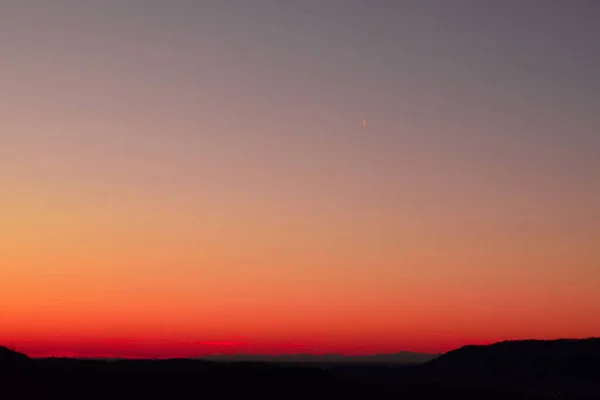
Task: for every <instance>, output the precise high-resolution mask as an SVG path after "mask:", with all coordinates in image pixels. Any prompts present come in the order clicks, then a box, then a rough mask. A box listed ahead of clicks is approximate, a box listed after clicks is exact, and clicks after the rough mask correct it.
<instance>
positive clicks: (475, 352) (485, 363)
mask: <svg viewBox="0 0 600 400" xmlns="http://www.w3.org/2000/svg"><path fill="white" fill-rule="evenodd" d="M411 374H412V375H411V378H415V377H417V376H418V377H419V378H420V379H425V380H429V381H438V382H460V383H465V384H472V383H482V384H486V385H495V386H499V385H500V386H503V387H512V388H520V389H527V390H530V391H532V392H536V393H558V392H562V393H573V394H575V393H589V394H597V395H599V396H600V339H599V338H590V339H559V340H524V341H504V342H499V343H495V344H492V345H488V346H473V345H470V346H464V347H462V348H460V349H457V350H453V351H450V352H448V353H446V354H444V355H442V356H440V357H438V358H436V359H434V360H432V361H430V362H428V363H426V364H423V365H420V366H418V367H416V368H413V369H412V370H411Z"/></svg>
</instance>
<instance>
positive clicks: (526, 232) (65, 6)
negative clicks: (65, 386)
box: [0, 0, 600, 356]
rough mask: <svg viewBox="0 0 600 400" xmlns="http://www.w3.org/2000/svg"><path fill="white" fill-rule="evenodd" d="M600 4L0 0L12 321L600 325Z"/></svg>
mask: <svg viewBox="0 0 600 400" xmlns="http://www.w3.org/2000/svg"><path fill="white" fill-rule="evenodd" d="M599 20H600V2H597V1H585V0H569V1H568V0H564V1H553V0H547V1H542V0H537V1H536V0H518V1H517V0H515V1H508V0H497V1H487V0H481V1H475V0H473V1H461V0H454V1H443V0H439V1H428V0H403V1H391V0H369V1H367V0H362V1H358V0H346V1H344V0H327V1H322V0H319V1H317V0H302V1H300V0H298V1H291V0H290V1H276V0H271V1H266V0H265V1H262V0H252V1H245V0H237V1H227V0H206V1H193V0H169V1H167V0H139V1H136V0H104V1H76V0H54V1H52V2H48V1H43V0H37V1H36V0H6V1H2V2H1V4H0V38H1V39H0V60H1V63H0V343H2V344H8V345H14V346H16V347H17V348H18V349H21V350H23V351H26V352H29V353H30V354H32V355H51V354H52V355H57V354H59V355H60V354H62V355H65V354H68V355H120V356H152V355H154V356H172V355H201V354H207V353H223V352H229V353H236V352H272V353H278V352H315V353H322V352H343V353H369V352H388V351H397V350H413V351H431V352H437V351H444V350H448V349H451V348H454V347H457V346H460V345H462V344H465V343H487V342H493V341H497V340H503V339H516V338H557V337H588V336H598V335H600V319H599V318H598V315H600V291H599V290H598V288H599V287H600V206H599V204H600V75H599V74H598V71H600V50H599V47H598V41H599V40H600V24H598V21H599ZM363 120H366V121H367V124H366V126H363Z"/></svg>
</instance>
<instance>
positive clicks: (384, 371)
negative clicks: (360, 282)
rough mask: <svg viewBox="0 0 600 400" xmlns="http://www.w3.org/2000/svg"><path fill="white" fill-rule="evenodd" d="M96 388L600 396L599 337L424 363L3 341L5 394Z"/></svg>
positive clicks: (516, 345) (177, 394)
mask: <svg viewBox="0 0 600 400" xmlns="http://www.w3.org/2000/svg"><path fill="white" fill-rule="evenodd" d="M91 390H92V391H93V392H94V394H96V395H100V396H104V397H106V398H132V397H135V398H138V397H141V396H150V395H163V396H168V397H169V398H188V397H203V396H204V397H214V396H217V397H222V396H226V395H230V394H232V395H233V394H237V395H246V396H259V397H262V398H265V397H269V398H271V397H273V398H276V397H290V396H293V397H298V396H300V397H309V396H310V398H340V397H345V396H356V395H360V396H364V397H366V398H386V397H387V396H392V395H393V396H399V397H398V398H403V399H412V398H424V397H425V396H429V395H432V396H445V397H448V396H459V398H473V399H475V398H486V399H494V398H496V399H518V398H557V397H558V398H600V339H597V338H592V339H580V340H570V339H562V340H553V341H541V340H527V341H507V342H500V343H496V344H492V345H488V346H465V347H462V348H460V349H457V350H454V351H450V352H448V353H446V354H443V355H441V356H439V357H437V358H434V359H432V360H429V361H427V362H424V363H422V364H419V365H406V364H396V365H394V364H393V363H390V364H386V363H373V362H371V361H370V360H367V362H364V363H356V364H354V363H348V362H341V363H337V364H336V363H335V362H331V363H326V366H322V367H319V366H317V365H315V364H311V363H309V365H304V364H303V361H302V360H300V361H299V362H297V363H294V362H291V361H290V360H284V362H283V363H280V362H231V361H229V362H219V361H207V360H192V359H172V360H156V361H154V360H117V361H102V360H78V359H68V358H46V359H31V358H29V357H27V356H26V355H24V354H20V353H18V352H15V351H12V350H9V349H6V348H2V347H0V398H4V397H5V396H3V395H8V394H9V395H11V396H19V397H22V398H29V397H31V396H38V397H39V396H42V397H44V396H46V397H48V396H52V397H54V396H59V397H60V398H65V397H69V398H71V396H73V398H74V397H80V396H84V397H86V394H87V393H89V391H91ZM190 393H191V394H193V395H192V396H190Z"/></svg>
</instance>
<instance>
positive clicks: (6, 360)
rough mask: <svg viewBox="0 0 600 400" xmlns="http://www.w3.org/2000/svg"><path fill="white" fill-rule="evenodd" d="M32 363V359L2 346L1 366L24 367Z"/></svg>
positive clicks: (0, 348) (0, 350) (0, 347)
mask: <svg viewBox="0 0 600 400" xmlns="http://www.w3.org/2000/svg"><path fill="white" fill-rule="evenodd" d="M30 361H31V359H30V358H29V357H27V356H26V355H25V354H21V353H18V352H16V351H13V350H9V349H7V348H6V347H2V346H0V366H13V365H22V364H25V363H28V362H30Z"/></svg>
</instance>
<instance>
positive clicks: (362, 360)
mask: <svg viewBox="0 0 600 400" xmlns="http://www.w3.org/2000/svg"><path fill="white" fill-rule="evenodd" d="M438 356H439V354H427V353H413V352H410V351H401V352H398V353H391V354H373V355H364V356H345V355H341V354H277V355H264V354H233V355H216V356H209V357H205V359H207V360H214V361H230V362H231V361H233V362H238V361H259V362H277V363H297V362H302V363H330V364H331V363H336V364H337V363H340V364H341V363H352V364H367V363H373V364H375V363H378V364H379V363H381V364H421V363H425V362H427V361H431V360H433V359H434V358H436V357H438Z"/></svg>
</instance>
